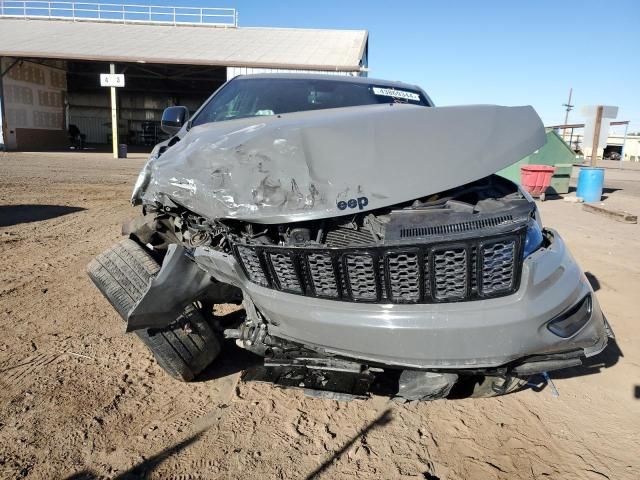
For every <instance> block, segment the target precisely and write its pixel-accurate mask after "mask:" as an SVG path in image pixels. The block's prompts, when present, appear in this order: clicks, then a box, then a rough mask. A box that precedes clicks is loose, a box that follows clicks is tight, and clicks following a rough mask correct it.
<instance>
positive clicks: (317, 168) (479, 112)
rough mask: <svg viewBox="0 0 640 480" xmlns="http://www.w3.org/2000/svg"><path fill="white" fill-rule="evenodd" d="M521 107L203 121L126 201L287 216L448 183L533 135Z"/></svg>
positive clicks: (527, 111) (320, 213)
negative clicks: (169, 201) (165, 203)
mask: <svg viewBox="0 0 640 480" xmlns="http://www.w3.org/2000/svg"><path fill="white" fill-rule="evenodd" d="M545 141H546V136H545V132H544V128H543V125H542V123H541V121H540V118H539V117H538V115H537V114H536V112H535V111H534V109H533V108H532V107H529V106H526V107H500V106H493V105H472V106H459V107H433V108H425V107H419V106H412V105H402V104H391V105H389V104H385V105H369V106H362V107H349V108H339V109H331V110H318V111H313V112H301V113H291V114H285V115H277V116H269V117H252V118H248V119H241V120H231V121H226V122H218V123H209V124H205V125H202V126H198V127H195V128H192V129H191V130H190V131H189V132H188V133H187V134H186V135H185V136H184V138H183V139H182V140H181V141H179V142H178V143H176V144H175V145H173V146H172V147H170V148H169V149H168V150H167V151H166V152H165V153H164V154H163V155H162V156H160V157H159V158H156V157H155V156H153V155H152V157H151V158H150V159H149V161H148V162H147V164H146V165H145V167H144V169H143V171H142V172H141V174H140V177H139V179H138V182H137V183H136V188H135V190H134V194H133V201H134V202H139V201H143V202H145V203H150V202H151V203H153V202H160V203H163V202H166V199H167V198H168V199H170V200H172V201H173V202H175V203H177V204H179V205H182V206H184V207H186V208H187V209H189V210H191V211H193V212H195V213H197V214H200V215H202V216H204V217H207V218H210V219H214V218H227V219H230V218H233V219H240V220H247V221H251V222H257V223H286V222H292V221H300V220H312V219H320V218H328V217H336V216H340V215H349V214H353V213H356V212H361V211H366V210H373V209H376V208H381V207H386V206H390V205H394V204H397V203H401V202H405V201H408V200H412V199H415V198H419V197H423V196H426V195H430V194H432V193H437V192H440V191H443V190H447V189H449V188H453V187H456V186H459V185H462V184H465V183H468V182H471V181H474V180H477V179H479V178H483V177H485V176H487V175H490V174H492V173H495V172H497V171H498V170H500V169H502V168H504V167H506V166H508V165H511V164H513V163H514V162H516V161H518V160H520V159H522V158H523V157H525V156H527V155H528V154H530V153H532V152H533V151H535V150H537V149H538V148H540V147H541V146H542V145H544V143H545Z"/></svg>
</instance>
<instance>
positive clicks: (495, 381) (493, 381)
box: [471, 375, 527, 398]
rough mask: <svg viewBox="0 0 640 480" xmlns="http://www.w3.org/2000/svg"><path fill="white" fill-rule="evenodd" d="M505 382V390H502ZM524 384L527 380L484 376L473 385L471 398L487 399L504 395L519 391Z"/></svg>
mask: <svg viewBox="0 0 640 480" xmlns="http://www.w3.org/2000/svg"><path fill="white" fill-rule="evenodd" d="M505 382H508V383H507V385H506V388H504V387H505ZM526 383H527V380H525V379H522V378H518V377H511V376H508V377H494V376H490V375H485V376H483V377H480V378H479V380H478V383H476V384H475V385H474V387H473V393H472V394H471V398H489V397H497V396H499V395H506V394H508V393H513V392H516V391H518V390H520V389H521V388H522V387H524V386H525V385H526ZM503 389H504V390H503Z"/></svg>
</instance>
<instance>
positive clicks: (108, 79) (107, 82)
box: [100, 63, 124, 158]
mask: <svg viewBox="0 0 640 480" xmlns="http://www.w3.org/2000/svg"><path fill="white" fill-rule="evenodd" d="M109 72H110V73H101V74H100V86H101V87H109V88H111V138H112V140H113V158H118V105H117V102H116V88H120V87H124V75H122V74H117V73H116V66H115V64H113V63H112V64H110V65H109Z"/></svg>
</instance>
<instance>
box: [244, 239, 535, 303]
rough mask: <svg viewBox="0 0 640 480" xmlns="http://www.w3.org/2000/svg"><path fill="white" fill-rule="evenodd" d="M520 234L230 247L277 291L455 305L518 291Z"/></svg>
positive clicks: (253, 276) (252, 275) (252, 276)
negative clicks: (452, 239)
mask: <svg viewBox="0 0 640 480" xmlns="http://www.w3.org/2000/svg"><path fill="white" fill-rule="evenodd" d="M523 235H524V230H523V229H519V230H517V231H515V232H511V233H509V234H506V235H501V236H497V237H493V238H489V239H487V238H483V239H466V240H464V241H462V242H461V241H456V242H450V243H438V244H427V245H423V244H421V245H409V246H407V245H399V246H372V247H351V248H301V247H298V248H295V247H294V248H292V247H277V246H263V245H255V246H254V245H246V244H236V245H235V246H234V251H235V254H236V257H237V258H238V260H239V261H240V264H241V265H242V267H243V269H244V271H245V273H246V275H247V277H248V278H249V280H251V281H252V282H255V283H258V284H260V285H263V286H265V287H268V288H272V289H275V290H281V291H285V292H290V293H295V294H299V295H306V296H311V297H322V298H328V299H334V300H342V301H353V302H380V303H438V302H460V301H468V300H474V299H481V298H489V297H497V296H504V295H508V294H510V293H513V292H515V291H516V290H517V289H518V287H519V279H520V270H521V266H522V245H523Z"/></svg>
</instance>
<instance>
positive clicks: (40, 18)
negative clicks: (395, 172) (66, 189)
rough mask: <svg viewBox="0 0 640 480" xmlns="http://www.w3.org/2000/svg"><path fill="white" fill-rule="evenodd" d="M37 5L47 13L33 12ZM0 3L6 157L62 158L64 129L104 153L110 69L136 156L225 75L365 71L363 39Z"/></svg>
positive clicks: (352, 34) (225, 21)
mask: <svg viewBox="0 0 640 480" xmlns="http://www.w3.org/2000/svg"><path fill="white" fill-rule="evenodd" d="M39 3H42V4H45V5H48V10H47V7H42V8H35V7H33V5H36V4H39ZM3 4H4V5H5V6H4V8H3V10H0V124H1V126H2V128H1V130H0V144H3V145H4V148H6V149H11V150H13V149H18V150H32V149H53V148H66V147H68V146H69V142H70V141H69V135H68V130H69V126H70V125H75V126H76V127H77V128H78V129H79V130H80V132H81V133H82V135H83V136H84V138H85V139H86V142H87V143H88V144H98V145H99V144H104V145H107V144H109V143H110V142H111V110H110V97H109V89H108V88H104V87H101V86H100V82H99V75H100V73H108V72H109V68H110V64H111V63H114V64H115V69H116V73H123V74H124V75H125V80H126V82H125V87H124V88H119V89H118V135H119V136H120V138H121V140H122V141H123V142H126V143H128V144H129V145H147V146H148V145H153V144H155V143H157V142H158V141H160V140H162V138H163V134H162V132H160V130H159V128H158V126H159V120H160V117H161V114H162V111H163V110H164V108H166V107H167V106H171V105H185V106H187V107H188V108H189V109H190V110H191V111H192V112H193V111H195V110H196V109H197V107H198V106H199V105H200V104H201V103H202V102H203V101H204V100H205V99H206V98H207V97H208V96H209V95H210V94H211V93H212V92H213V91H215V90H216V88H218V87H219V86H220V85H222V84H223V83H224V82H225V81H226V80H228V79H231V78H233V77H235V76H236V75H241V74H250V73H260V72H274V71H285V72H291V71H296V72H316V73H318V72H323V73H328V74H340V75H366V71H367V55H368V35H367V32H366V31H365V30H310V29H285V28H243V27H238V26H237V12H236V11H235V10H233V9H195V8H184V7H148V6H144V7H136V6H129V5H115V4H109V6H108V7H103V8H102V10H100V11H98V10H96V9H95V5H96V4H94V7H92V8H93V9H91V8H89V7H87V4H82V3H77V4H74V3H68V4H64V5H65V7H64V8H60V9H56V8H53V7H51V5H54V7H55V4H49V3H48V2H4V3H3ZM9 4H11V5H12V7H11V8H12V9H9V8H8V7H7V5H9ZM32 7H33V8H32ZM52 8H53V11H52ZM136 8H137V10H134V9H136ZM158 9H163V10H158ZM43 10H45V11H44V12H43ZM212 12H213V13H212Z"/></svg>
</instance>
